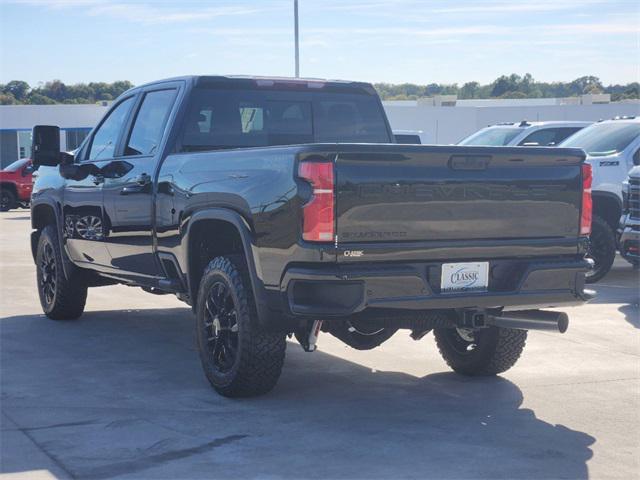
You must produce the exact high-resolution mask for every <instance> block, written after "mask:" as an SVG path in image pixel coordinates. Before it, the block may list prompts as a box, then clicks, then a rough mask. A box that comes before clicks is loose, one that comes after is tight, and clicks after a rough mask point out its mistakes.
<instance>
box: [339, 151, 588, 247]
mask: <svg viewBox="0 0 640 480" xmlns="http://www.w3.org/2000/svg"><path fill="white" fill-rule="evenodd" d="M583 159H584V154H583V153H582V152H581V151H580V150H576V149H557V148H556V149H551V148H534V147H532V148H527V149H524V148H517V147H516V148H513V147H500V148H494V147H445V146H443V147H432V146H400V145H340V146H339V149H338V155H337V160H336V183H337V185H336V196H337V198H336V202H337V205H336V218H337V234H338V242H339V243H340V244H341V245H344V244H348V243H370V244H374V243H384V242H388V243H395V242H464V243H466V244H468V245H473V243H474V242H483V241H487V240H492V241H493V240H507V241H508V240H514V239H529V240H535V239H553V238H555V239H567V238H570V239H577V237H578V230H579V218H580V215H579V212H580V202H581V192H582V187H581V169H580V164H581V163H582V161H583Z"/></svg>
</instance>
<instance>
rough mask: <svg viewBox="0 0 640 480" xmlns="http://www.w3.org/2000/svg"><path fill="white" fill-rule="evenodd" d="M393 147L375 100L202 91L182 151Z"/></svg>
mask: <svg viewBox="0 0 640 480" xmlns="http://www.w3.org/2000/svg"><path fill="white" fill-rule="evenodd" d="M390 141H391V139H390V138H389V132H388V130H387V125H386V122H385V119H384V114H383V111H382V107H381V106H380V103H379V101H378V99H377V98H376V97H375V96H372V95H367V94H360V93H335V92H322V91H318V92H300V91H279V90H276V91H274V90H260V89H255V90H250V89H243V90H240V89H237V90H236V89H233V90H224V89H220V90H218V89H212V88H201V89H196V90H194V92H193V94H192V98H191V101H190V105H189V110H188V113H187V117H186V119H185V123H184V126H183V133H182V150H184V151H195V150H212V149H220V148H238V147H261V146H269V145H295V144H301V143H336V142H351V143H390Z"/></svg>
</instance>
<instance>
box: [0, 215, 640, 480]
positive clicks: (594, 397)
mask: <svg viewBox="0 0 640 480" xmlns="http://www.w3.org/2000/svg"><path fill="white" fill-rule="evenodd" d="M28 217H29V215H28V211H27V210H18V211H15V212H10V213H3V214H0V249H1V257H0V283H1V284H0V287H1V288H0V298H1V302H0V304H1V305H0V317H1V318H2V320H0V354H1V357H0V360H1V364H0V376H1V378H0V380H1V400H0V401H1V407H2V420H1V427H2V432H1V437H0V440H1V456H0V472H2V473H4V474H8V476H14V475H15V476H18V477H24V478H33V477H35V476H41V477H42V478H47V477H57V478H93V479H106V478H145V479H146V478H204V477H207V478H261V479H271V478H282V477H286V478H345V479H346V478H438V479H439V478H535V479H541V478H569V479H573V478H587V477H589V478H620V479H630V478H638V475H639V474H640V431H639V428H638V427H639V426H640V334H639V333H640V330H639V328H640V318H639V316H640V315H639V311H638V302H639V294H638V275H637V272H636V271H634V270H632V268H631V267H630V266H629V265H628V264H626V263H625V262H624V261H622V260H617V261H616V265H615V268H614V270H613V271H612V272H611V274H610V275H609V276H608V277H607V278H605V279H604V280H603V281H602V282H601V283H600V284H597V285H596V287H595V288H596V290H597V291H598V298H597V300H595V301H594V302H592V303H591V304H590V305H588V306H583V307H579V308H570V309H567V312H568V313H569V315H570V318H571V324H570V327H569V331H568V332H567V333H566V334H564V335H559V334H552V333H546V332H545V333H541V332H535V333H530V335H529V340H528V346H527V349H526V350H525V353H524V356H523V358H522V359H521V360H520V362H519V363H518V364H517V365H516V366H515V367H514V368H513V369H512V370H510V371H509V372H507V373H506V374H504V375H502V376H500V377H497V378H478V379H475V378H474V379H470V378H464V377H460V376H458V375H455V374H453V373H450V372H449V371H448V369H447V367H446V365H445V363H444V361H443V360H442V359H441V358H440V356H439V354H438V353H437V350H436V348H435V344H434V342H433V339H432V336H431V335H429V336H427V337H426V338H425V339H424V340H422V341H420V342H414V341H413V340H411V339H410V338H409V336H408V334H407V333H405V332H402V331H401V332H399V333H398V334H396V335H395V336H394V337H393V338H392V339H391V341H389V342H388V343H386V344H384V345H383V346H382V347H381V348H379V349H377V350H373V351H369V352H358V351H355V350H352V349H350V348H348V347H346V346H344V345H342V344H341V343H340V342H338V341H337V340H335V339H333V337H330V336H328V335H324V336H321V337H320V340H319V348H320V350H319V351H318V352H316V353H313V354H309V353H304V352H303V351H302V349H301V348H300V347H299V346H298V345H297V344H294V343H290V344H289V346H288V351H287V361H286V364H285V368H284V372H283V375H282V378H281V381H280V383H279V385H278V386H277V387H276V389H275V390H274V391H273V392H272V393H271V394H270V395H268V396H265V397H262V398H256V399H250V400H228V399H224V398H222V397H220V396H218V395H216V394H215V393H214V391H213V390H212V389H211V388H210V387H209V385H208V383H207V382H206V380H205V378H204V375H203V374H202V372H201V369H200V365H199V362H198V359H197V354H196V351H195V348H194V341H193V332H192V326H193V318H192V315H191V312H190V310H189V309H187V308H185V306H184V305H183V304H182V303H180V302H178V301H177V300H176V299H175V298H173V297H171V296H153V295H149V294H147V293H144V292H142V291H141V290H139V289H133V288H128V287H124V286H115V287H104V288H99V289H94V290H91V291H90V293H89V300H88V305H87V310H86V312H85V314H84V316H83V317H82V318H81V319H80V320H79V321H74V322H53V321H50V320H48V319H46V318H45V317H44V316H43V315H42V314H41V310H40V306H39V303H38V300H37V293H36V290H35V280H34V279H35V271H34V265H33V262H32V260H31V256H30V252H29V239H28V234H29V229H30V224H29V218H28Z"/></svg>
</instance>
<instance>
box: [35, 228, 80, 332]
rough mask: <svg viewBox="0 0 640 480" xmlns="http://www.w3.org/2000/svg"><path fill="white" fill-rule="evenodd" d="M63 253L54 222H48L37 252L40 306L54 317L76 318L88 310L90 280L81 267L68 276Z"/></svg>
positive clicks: (62, 318)
mask: <svg viewBox="0 0 640 480" xmlns="http://www.w3.org/2000/svg"><path fill="white" fill-rule="evenodd" d="M62 255H64V253H63V252H62V251H61V250H60V243H59V242H58V232H57V231H56V228H55V226H54V225H47V226H46V227H45V228H44V229H43V230H42V233H41V234H40V238H39V239H38V250H37V252H36V268H37V270H36V277H37V282H38V295H39V297H40V305H42V311H43V312H44V314H45V315H46V316H47V317H49V318H51V319H52V320H75V319H76V318H79V317H80V315H82V312H84V306H85V303H86V301H87V283H86V282H85V281H84V279H83V278H82V275H81V272H79V271H78V270H77V269H73V270H72V271H71V273H70V276H69V277H67V276H66V275H65V272H64V270H63V266H62V262H63V258H62Z"/></svg>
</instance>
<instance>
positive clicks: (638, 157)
mask: <svg viewBox="0 0 640 480" xmlns="http://www.w3.org/2000/svg"><path fill="white" fill-rule="evenodd" d="M633 164H634V165H640V148H639V149H638V150H636V153H634V154H633Z"/></svg>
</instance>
